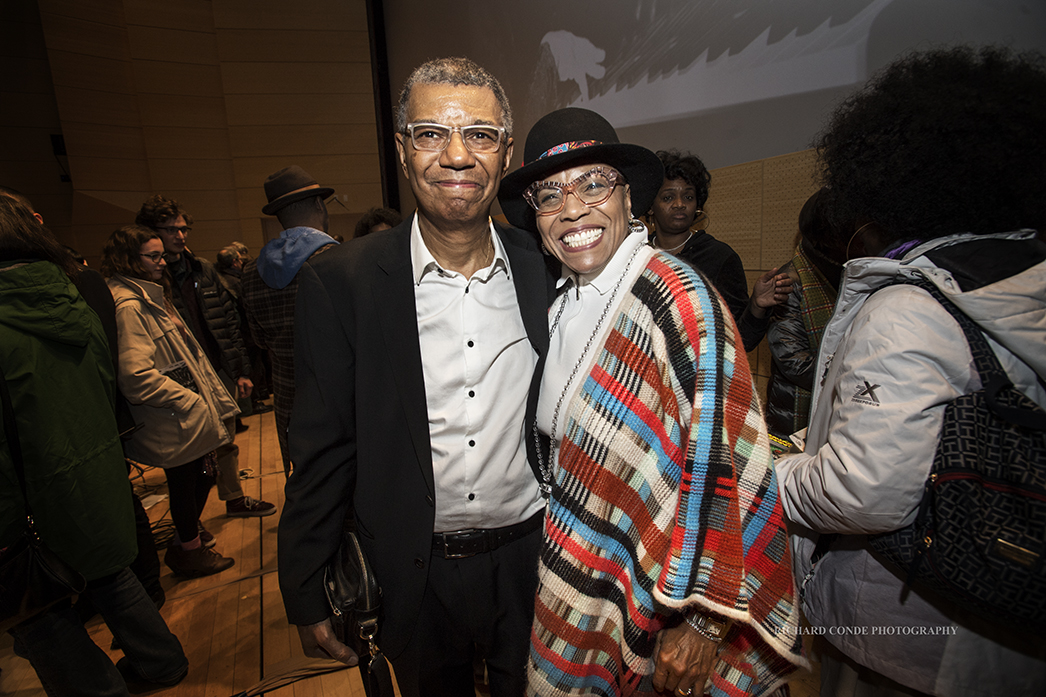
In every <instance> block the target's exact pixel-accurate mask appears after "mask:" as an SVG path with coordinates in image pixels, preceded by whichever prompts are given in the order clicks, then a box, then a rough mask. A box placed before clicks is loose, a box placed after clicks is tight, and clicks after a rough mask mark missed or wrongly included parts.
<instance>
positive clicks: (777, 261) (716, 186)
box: [705, 150, 820, 398]
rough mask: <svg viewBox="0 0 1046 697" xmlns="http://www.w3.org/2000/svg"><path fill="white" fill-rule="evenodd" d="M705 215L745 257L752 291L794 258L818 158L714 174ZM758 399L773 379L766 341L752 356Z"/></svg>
mask: <svg viewBox="0 0 1046 697" xmlns="http://www.w3.org/2000/svg"><path fill="white" fill-rule="evenodd" d="M711 174H712V184H711V188H710V189H709V195H708V203H707V204H706V205H705V210H706V211H707V212H708V215H709V224H708V231H709V232H710V233H711V234H712V235H714V236H715V237H716V238H717V239H720V240H722V241H723V242H726V243H727V244H729V245H730V246H731V247H733V248H734V251H736V252H737V253H738V255H739V256H740V257H741V262H742V263H743V264H744V267H745V273H746V274H747V275H748V287H749V289H751V288H752V286H753V285H754V284H755V281H756V279H757V278H759V277H760V276H761V275H762V274H763V273H765V272H766V271H769V270H770V269H773V268H779V267H781V266H783V265H784V264H785V263H787V262H788V260H790V259H791V258H792V254H793V252H794V250H795V236H796V233H797V232H798V231H799V225H798V221H799V211H800V210H802V207H803V204H804V203H806V199H808V198H810V196H811V195H813V193H814V192H815V191H817V189H818V188H819V187H820V184H818V183H817V180H816V176H815V174H816V153H815V152H814V151H813V150H803V151H801V152H797V153H791V154H789V155H781V156H779V157H771V158H767V159H765V160H758V161H756V162H747V163H745V164H740V165H734V166H732V167H722V168H719V169H714V170H711ZM748 360H749V364H750V365H751V368H752V373H753V374H754V375H755V378H756V387H757V388H758V391H759V395H760V398H762V397H763V396H765V394H766V383H767V380H768V379H769V377H770V351H769V349H768V348H767V343H766V340H765V339H764V340H763V342H762V343H760V344H759V347H758V348H756V350H754V351H752V352H751V353H750V354H749V355H748Z"/></svg>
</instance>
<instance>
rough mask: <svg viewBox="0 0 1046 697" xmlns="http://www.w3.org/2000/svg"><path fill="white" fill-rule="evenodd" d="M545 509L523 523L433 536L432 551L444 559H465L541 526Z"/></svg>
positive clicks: (492, 548)
mask: <svg viewBox="0 0 1046 697" xmlns="http://www.w3.org/2000/svg"><path fill="white" fill-rule="evenodd" d="M544 519H545V511H544V510H540V511H538V512H537V513H535V514H534V515H532V516H530V518H528V519H526V520H524V521H523V522H522V523H516V524H515V525H509V526H507V527H504V528H494V529H492V530H475V529H472V530H455V531H453V532H437V533H436V534H435V535H433V536H432V553H433V554H435V555H436V556H438V557H443V558H444V559H464V558H465V557H472V556H475V555H477V554H483V553H485V552H492V551H494V550H495V549H497V548H498V547H500V546H502V545H505V544H508V543H509V542H513V541H515V540H518V539H519V538H521V537H525V536H526V535H528V534H530V533H532V532H534V531H535V530H537V529H539V528H540V527H541V522H542V521H543V520H544Z"/></svg>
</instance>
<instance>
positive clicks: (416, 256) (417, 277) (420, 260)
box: [410, 213, 510, 286]
mask: <svg viewBox="0 0 1046 697" xmlns="http://www.w3.org/2000/svg"><path fill="white" fill-rule="evenodd" d="M487 226H488V228H489V230H490V238H491V240H492V241H493V244H494V260H493V261H492V262H491V263H490V265H489V266H487V267H486V268H484V269H480V270H479V271H477V272H476V273H475V274H474V275H473V278H475V279H476V280H479V281H486V280H489V279H490V277H491V276H493V275H494V274H495V273H497V272H498V270H499V269H505V272H506V273H508V272H509V268H510V267H509V264H508V255H507V254H506V253H505V248H504V246H503V245H502V244H501V238H500V237H498V235H497V234H496V233H495V232H494V221H493V220H491V219H490V218H489V217H488V218H487ZM410 263H411V268H412V271H413V272H414V285H416V286H417V285H421V281H422V279H424V278H425V275H426V274H428V273H429V272H435V273H439V272H441V271H443V273H444V274H446V275H449V274H454V273H455V272H453V271H446V270H444V269H443V268H442V267H441V266H440V264H439V262H438V261H436V257H434V256H433V255H432V252H430V251H429V248H428V246H426V244H425V240H424V238H422V236H421V228H420V227H418V214H417V213H415V214H414V219H413V221H412V222H411V225H410Z"/></svg>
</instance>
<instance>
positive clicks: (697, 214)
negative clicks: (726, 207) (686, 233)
mask: <svg viewBox="0 0 1046 697" xmlns="http://www.w3.org/2000/svg"><path fill="white" fill-rule="evenodd" d="M702 217H703V218H704V219H703V220H702ZM710 219H711V218H710V217H709V215H708V213H706V212H705V209H704V208H698V209H697V210H696V211H695V212H694V225H693V227H696V228H697V230H698V232H700V231H702V230H707V229H708V222H709V220H710ZM699 220H701V222H702V223H703V225H698V222H697V221H699Z"/></svg>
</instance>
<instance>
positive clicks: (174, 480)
mask: <svg viewBox="0 0 1046 697" xmlns="http://www.w3.org/2000/svg"><path fill="white" fill-rule="evenodd" d="M163 472H164V474H166V475H167V495H168V496H169V497H170V502H171V520H172V521H173V522H174V529H175V530H177V531H178V538H179V539H180V540H181V541H182V542H189V541H191V540H194V539H196V536H197V535H198V534H199V530H198V529H197V525H198V524H199V521H200V514H201V513H202V512H203V507H204V506H205V505H206V504H207V495H208V494H209V493H210V492H211V487H212V486H213V485H214V477H212V476H211V475H209V474H204V471H203V458H202V457H201V458H199V459H197V460H193V461H192V462H189V463H187V464H184V465H179V466H177V467H168V468H167V469H165V470H164V471H163Z"/></svg>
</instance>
